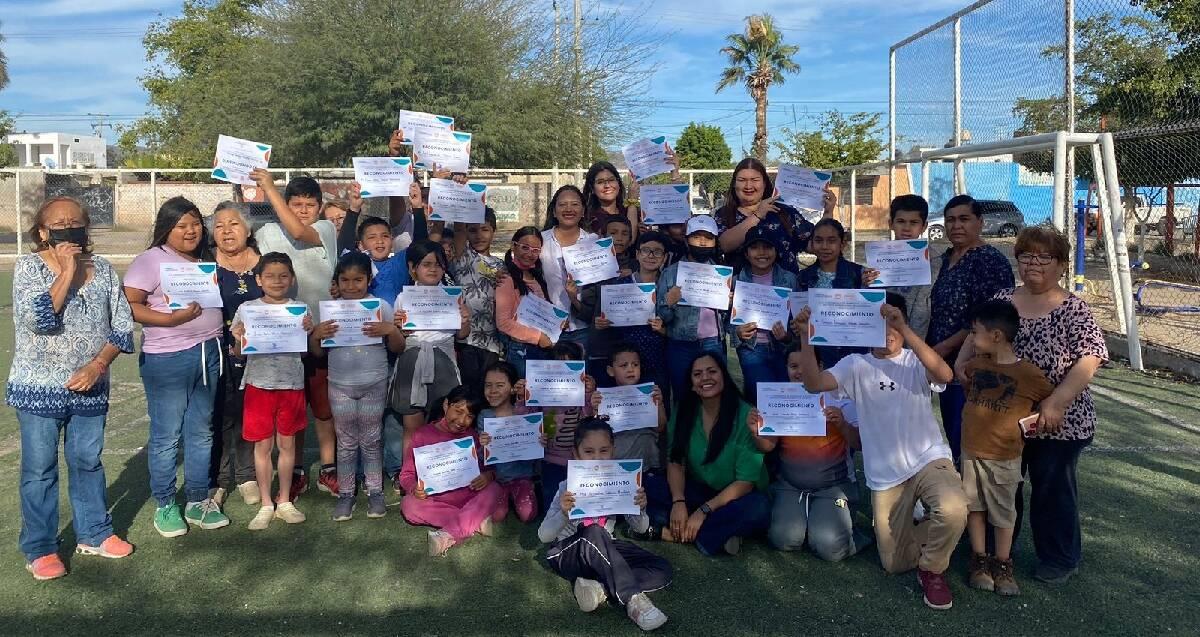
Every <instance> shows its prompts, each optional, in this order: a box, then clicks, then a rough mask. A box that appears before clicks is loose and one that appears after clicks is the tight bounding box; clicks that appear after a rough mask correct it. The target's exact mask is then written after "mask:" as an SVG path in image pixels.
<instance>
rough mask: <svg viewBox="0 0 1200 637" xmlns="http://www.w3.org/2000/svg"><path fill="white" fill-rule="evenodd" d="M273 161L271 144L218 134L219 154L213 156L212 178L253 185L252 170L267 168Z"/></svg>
mask: <svg viewBox="0 0 1200 637" xmlns="http://www.w3.org/2000/svg"><path fill="white" fill-rule="evenodd" d="M270 161H271V145H270V144H260V143H258V142H252V141H250V140H248V139H238V138H237V137H230V136H228V135H218V136H217V155H216V157H214V158H213V169H212V178H213V179H220V180H221V181H227V182H229V183H231V184H242V185H243V186H253V185H254V180H253V179H251V178H250V171H252V170H254V169H255V168H266V167H267V164H269V163H270Z"/></svg>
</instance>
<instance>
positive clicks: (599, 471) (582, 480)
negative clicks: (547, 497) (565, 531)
mask: <svg viewBox="0 0 1200 637" xmlns="http://www.w3.org/2000/svg"><path fill="white" fill-rule="evenodd" d="M641 487H642V461H641V460H568V461H567V491H570V492H571V494H572V495H574V496H575V508H573V509H571V512H570V513H569V514H568V515H567V517H568V518H570V519H572V520H578V519H580V518H597V517H602V516H606V515H639V514H640V513H641V512H642V509H641V507H639V506H638V505H636V504H634V503H633V500H634V498H636V497H637V491H638V489H640V488H641Z"/></svg>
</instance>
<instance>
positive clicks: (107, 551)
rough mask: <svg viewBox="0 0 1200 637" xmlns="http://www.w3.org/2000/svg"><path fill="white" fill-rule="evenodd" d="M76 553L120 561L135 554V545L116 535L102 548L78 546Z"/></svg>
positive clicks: (85, 545)
mask: <svg viewBox="0 0 1200 637" xmlns="http://www.w3.org/2000/svg"><path fill="white" fill-rule="evenodd" d="M75 552H76V553H79V554H80V555H99V556H100V557H107V558H109V559H113V560H118V559H121V558H122V557H128V556H129V554H130V553H133V545H132V544H130V543H129V542H126V541H125V540H122V539H121V538H119V537H117V536H116V535H110V536H108V538H107V539H106V540H104V541H103V542H101V543H100V546H90V545H88V544H76V545H75Z"/></svg>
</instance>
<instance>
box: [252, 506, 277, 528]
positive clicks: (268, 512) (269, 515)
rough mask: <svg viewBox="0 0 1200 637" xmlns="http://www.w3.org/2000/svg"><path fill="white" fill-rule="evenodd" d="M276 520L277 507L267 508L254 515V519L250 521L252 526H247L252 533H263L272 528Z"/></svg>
mask: <svg viewBox="0 0 1200 637" xmlns="http://www.w3.org/2000/svg"><path fill="white" fill-rule="evenodd" d="M274 518H275V507H273V506H265V507H262V508H260V509H259V510H258V513H255V514H254V519H253V520H250V524H248V525H246V526H247V528H249V529H250V530H251V531H262V530H263V529H266V528H267V527H268V526H271V520H272V519H274Z"/></svg>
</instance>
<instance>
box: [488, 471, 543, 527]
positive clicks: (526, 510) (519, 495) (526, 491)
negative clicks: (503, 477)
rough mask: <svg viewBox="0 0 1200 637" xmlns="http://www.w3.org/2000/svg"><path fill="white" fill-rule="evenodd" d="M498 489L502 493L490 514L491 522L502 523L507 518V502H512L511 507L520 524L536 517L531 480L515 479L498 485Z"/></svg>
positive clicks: (535, 497)
mask: <svg viewBox="0 0 1200 637" xmlns="http://www.w3.org/2000/svg"><path fill="white" fill-rule="evenodd" d="M497 484H500V483H497ZM500 488H501V489H502V490H503V491H502V494H501V497H500V502H499V503H498V504H497V505H496V511H495V512H494V513H492V521H493V522H503V521H504V518H506V517H508V501H509V500H512V506H513V508H514V509H516V510H517V518H518V519H519V520H521V521H522V522H528V521H530V520H532V519H533V517H534V516H535V515H537V496H535V495H534V493H533V480H532V479H530V478H517V479H516V480H513V481H512V482H506V483H503V484H500Z"/></svg>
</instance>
